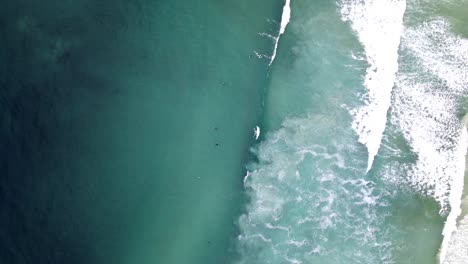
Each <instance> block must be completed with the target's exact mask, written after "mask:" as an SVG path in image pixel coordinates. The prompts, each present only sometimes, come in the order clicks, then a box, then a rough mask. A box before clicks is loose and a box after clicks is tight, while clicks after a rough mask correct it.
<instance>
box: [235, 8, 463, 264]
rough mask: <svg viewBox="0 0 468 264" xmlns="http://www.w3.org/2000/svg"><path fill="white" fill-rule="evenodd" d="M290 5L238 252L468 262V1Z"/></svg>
mask: <svg viewBox="0 0 468 264" xmlns="http://www.w3.org/2000/svg"><path fill="white" fill-rule="evenodd" d="M290 5H291V14H290V20H289V24H288V25H287V28H286V30H285V33H283V35H282V36H281V39H280V41H279V45H278V51H277V55H276V58H275V61H274V62H273V63H272V66H271V69H270V72H269V78H268V80H269V83H268V87H267V94H266V96H265V102H266V103H265V114H264V124H265V128H266V130H267V132H266V135H265V136H264V138H263V140H262V142H261V143H259V144H258V145H256V146H255V147H254V148H253V153H254V154H255V155H256V157H257V160H255V161H252V162H250V163H249V165H248V166H247V171H248V173H247V175H248V177H247V178H246V180H245V189H246V192H247V194H248V196H249V198H250V200H249V202H248V204H247V206H246V210H245V212H244V214H243V215H242V216H241V217H240V218H239V227H240V234H239V236H238V243H237V245H238V250H239V252H240V257H239V259H238V260H237V262H236V263H243V264H244V263H245V264H256V263H258V264H260V263H292V264H299V263H369V264H372V263H417V264H419V263H420V264H426V263H460V264H461V263H468V262H467V261H468V260H467V258H468V244H467V239H468V237H467V236H466V235H467V231H466V230H467V228H468V226H467V222H466V221H467V220H466V217H465V216H464V214H466V212H464V213H462V206H463V204H462V197H463V185H464V177H465V155H466V151H467V140H468V138H467V132H466V126H465V122H464V120H463V116H464V115H465V114H466V106H467V105H466V98H467V92H468V81H467V80H468V76H467V75H468V40H467V39H466V37H467V31H466V28H468V24H467V16H466V14H467V13H466V11H467V10H468V9H467V8H468V2H466V1H430V0H427V1H411V0H407V1H404V0H375V1H373V0H369V1H353V0H342V1H336V2H334V1H313V3H312V1H300V0H296V1H291V3H290ZM462 10H464V11H465V12H463V11H462ZM465 195H466V194H465Z"/></svg>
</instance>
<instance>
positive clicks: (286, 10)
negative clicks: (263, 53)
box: [269, 0, 291, 65]
mask: <svg viewBox="0 0 468 264" xmlns="http://www.w3.org/2000/svg"><path fill="white" fill-rule="evenodd" d="M290 19H291V0H286V2H285V4H284V7H283V13H282V15H281V25H280V31H279V34H278V36H277V37H275V38H274V40H275V47H274V48H273V54H272V55H271V59H270V64H269V65H271V64H272V63H273V61H274V60H275V57H276V51H277V50H278V43H279V40H280V37H281V35H283V34H284V31H285V30H286V26H287V25H288V24H289V20H290Z"/></svg>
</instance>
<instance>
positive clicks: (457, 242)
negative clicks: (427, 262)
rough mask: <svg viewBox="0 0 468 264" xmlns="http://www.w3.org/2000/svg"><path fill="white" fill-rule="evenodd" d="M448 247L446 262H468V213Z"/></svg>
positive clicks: (460, 263) (449, 263)
mask: <svg viewBox="0 0 468 264" xmlns="http://www.w3.org/2000/svg"><path fill="white" fill-rule="evenodd" d="M458 226H459V227H458V229H457V231H456V232H455V233H454V234H453V236H452V239H451V240H450V242H449V244H448V247H447V255H446V257H445V260H444V264H464V263H468V215H467V216H465V217H464V218H463V219H462V220H461V221H460V223H459V225H458Z"/></svg>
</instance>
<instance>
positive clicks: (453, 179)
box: [392, 18, 468, 263]
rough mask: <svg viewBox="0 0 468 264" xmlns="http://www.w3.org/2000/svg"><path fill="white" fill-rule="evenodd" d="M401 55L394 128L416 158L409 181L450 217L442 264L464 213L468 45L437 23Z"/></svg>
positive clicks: (418, 31) (410, 39) (411, 31)
mask: <svg viewBox="0 0 468 264" xmlns="http://www.w3.org/2000/svg"><path fill="white" fill-rule="evenodd" d="M402 52H403V53H404V59H403V62H402V64H401V67H400V68H401V70H400V73H399V74H398V81H397V85H396V91H395V98H394V105H393V108H392V123H394V124H396V125H397V126H398V127H399V128H400V130H401V132H403V135H404V136H405V138H406V139H407V141H408V142H409V144H410V146H411V148H412V149H413V151H414V152H416V153H417V155H418V160H417V162H416V164H415V165H414V166H413V167H412V168H410V171H409V173H408V176H409V177H408V178H407V179H405V180H406V181H407V183H409V184H410V185H411V186H412V187H413V188H415V189H416V190H419V191H421V192H424V193H426V194H428V195H430V196H433V197H434V198H435V199H436V200H437V201H438V202H439V203H440V205H441V212H443V213H445V212H449V214H448V217H447V220H446V223H445V226H444V229H443V235H444V239H443V242H442V245H441V248H440V253H439V259H440V262H441V263H444V259H445V257H446V255H447V249H448V245H449V244H450V240H451V236H452V234H453V233H454V231H455V230H456V219H457V217H458V216H459V214H460V212H461V208H460V205H461V195H462V191H463V180H464V170H465V155H466V151H467V147H468V146H467V140H468V136H467V132H466V129H465V126H464V125H462V124H461V123H460V120H459V118H458V117H457V111H458V99H459V98H460V96H462V95H463V94H464V93H466V91H467V90H468V78H467V77H468V73H467V69H468V41H467V40H465V39H462V38H460V37H458V36H456V35H454V34H453V33H451V32H450V25H449V23H448V22H447V21H446V20H444V19H442V18H435V19H432V20H430V21H427V22H424V23H422V24H421V25H419V26H415V27H409V28H407V29H406V30H405V32H404V34H403V40H402Z"/></svg>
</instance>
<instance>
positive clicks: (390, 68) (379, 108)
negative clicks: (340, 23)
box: [341, 0, 406, 171]
mask: <svg viewBox="0 0 468 264" xmlns="http://www.w3.org/2000/svg"><path fill="white" fill-rule="evenodd" d="M405 9H406V1H404V0H369V1H355V0H343V1H341V14H342V18H343V19H344V20H346V21H350V22H351V27H352V29H353V30H354V31H355V32H356V33H357V36H358V38H359V40H360V42H361V43H362V45H363V47H364V50H365V52H366V57H367V62H368V63H369V68H368V69H367V72H366V77H365V80H364V86H365V87H366V88H367V94H366V95H365V97H364V98H363V99H364V100H365V105H364V106H362V107H360V108H357V109H354V110H353V111H352V115H353V116H354V122H353V128H354V130H355V131H356V132H357V134H358V136H359V141H360V142H361V143H362V144H364V145H366V146H367V149H368V152H369V157H368V164H367V171H369V170H370V169H371V167H372V164H373V161H374V157H375V155H377V152H378V150H379V147H380V142H381V140H382V135H383V132H384V130H385V125H386V116H387V111H388V109H389V107H390V104H391V92H392V88H393V86H394V82H395V74H396V72H397V71H398V47H399V45H400V37H401V33H402V30H403V15H404V13H405Z"/></svg>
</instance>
